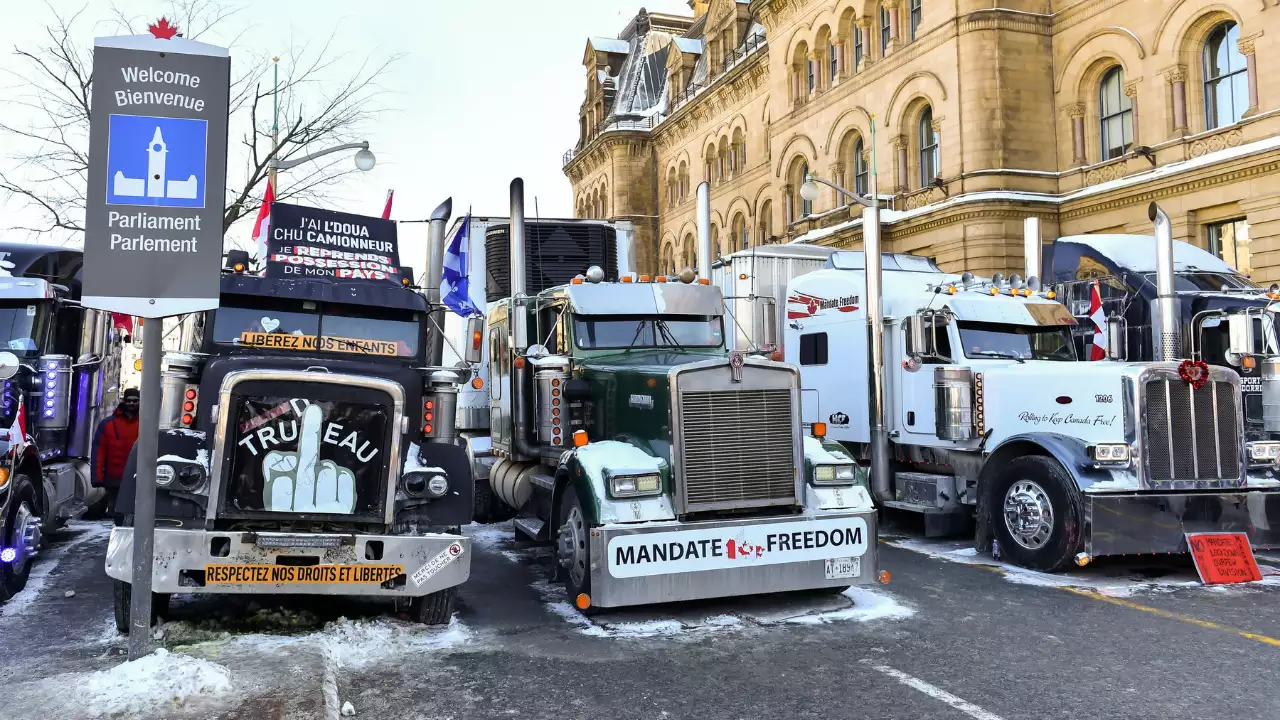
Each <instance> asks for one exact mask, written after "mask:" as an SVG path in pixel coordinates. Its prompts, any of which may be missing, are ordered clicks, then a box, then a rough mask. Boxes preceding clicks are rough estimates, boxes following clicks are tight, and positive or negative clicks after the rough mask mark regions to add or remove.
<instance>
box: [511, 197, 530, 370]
mask: <svg viewBox="0 0 1280 720" xmlns="http://www.w3.org/2000/svg"><path fill="white" fill-rule="evenodd" d="M524 248H525V226H524V180H521V179H520V178H516V179H515V180H512V181H511V248H510V253H511V255H510V257H511V299H512V301H513V302H514V307H515V309H516V313H515V315H516V317H515V318H514V319H513V321H512V323H511V328H512V331H513V334H514V335H515V346H516V348H517V349H519V350H524V349H525V348H526V347H528V346H529V343H528V338H526V337H525V332H524V331H525V329H526V328H525V323H524V322H523V318H524V312H523V307H524V300H525V295H526V290H525V283H526V281H527V279H528V277H529V273H528V269H527V268H526V267H525V262H524V261H525V254H524Z"/></svg>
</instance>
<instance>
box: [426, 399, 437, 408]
mask: <svg viewBox="0 0 1280 720" xmlns="http://www.w3.org/2000/svg"><path fill="white" fill-rule="evenodd" d="M427 409H428V410H435V409H436V401H435V400H428V401H427Z"/></svg>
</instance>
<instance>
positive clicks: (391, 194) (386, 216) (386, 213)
mask: <svg viewBox="0 0 1280 720" xmlns="http://www.w3.org/2000/svg"><path fill="white" fill-rule="evenodd" d="M395 196H396V191H395V190H388V191H387V204H386V206H384V207H383V208H382V219H383V220H390V219H391V200H392V199H393V198H395Z"/></svg>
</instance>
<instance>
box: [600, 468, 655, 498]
mask: <svg viewBox="0 0 1280 720" xmlns="http://www.w3.org/2000/svg"><path fill="white" fill-rule="evenodd" d="M661 492H662V478H661V477H660V476H659V475H657V474H651V475H618V476H615V477H611V478H609V494H610V495H612V496H614V497H618V498H627V497H643V496H645V495H658V494H660V493H661Z"/></svg>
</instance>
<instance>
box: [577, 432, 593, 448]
mask: <svg viewBox="0 0 1280 720" xmlns="http://www.w3.org/2000/svg"><path fill="white" fill-rule="evenodd" d="M590 442H591V441H590V440H588V439H587V431H586V430H576V431H574V433H573V446H574V447H585V446H586V445H587V444H589V443H590Z"/></svg>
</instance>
